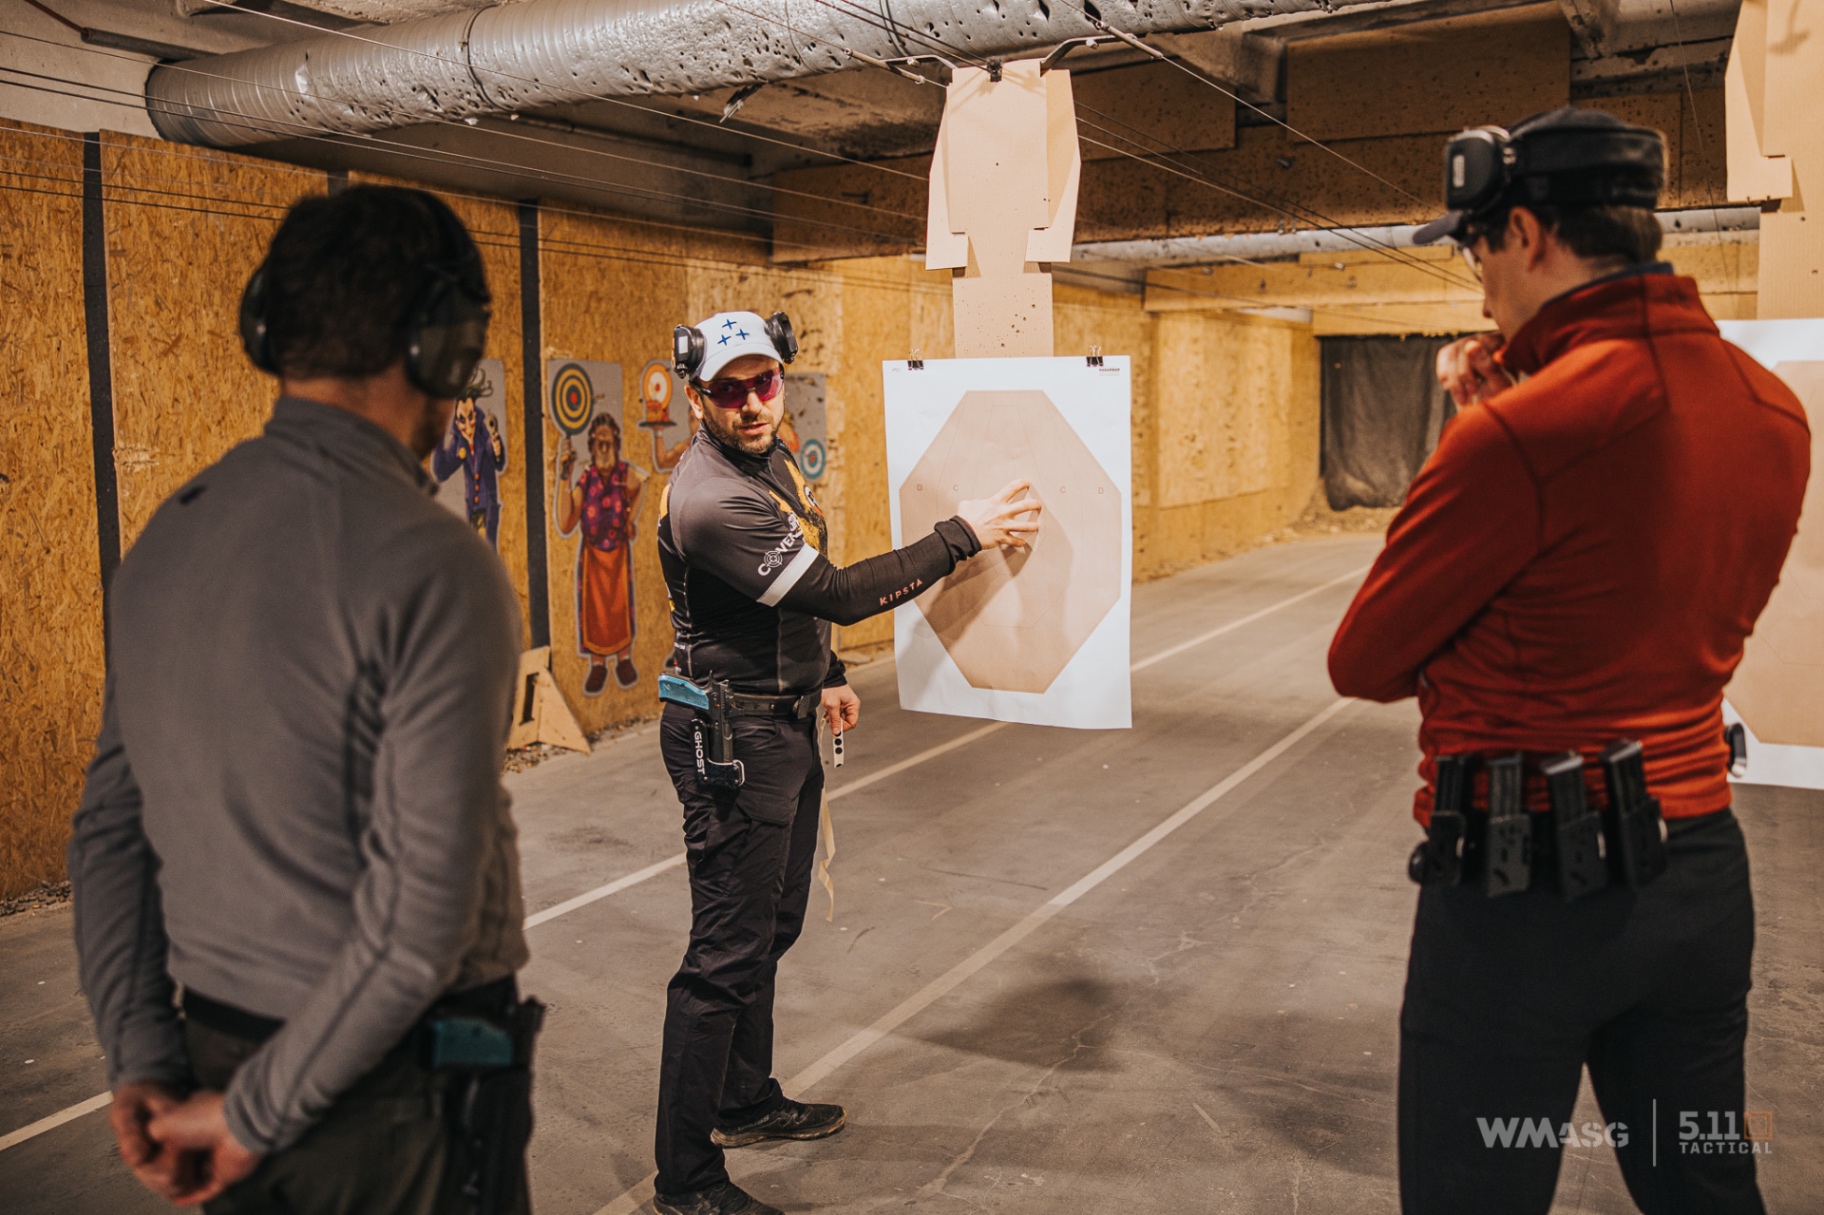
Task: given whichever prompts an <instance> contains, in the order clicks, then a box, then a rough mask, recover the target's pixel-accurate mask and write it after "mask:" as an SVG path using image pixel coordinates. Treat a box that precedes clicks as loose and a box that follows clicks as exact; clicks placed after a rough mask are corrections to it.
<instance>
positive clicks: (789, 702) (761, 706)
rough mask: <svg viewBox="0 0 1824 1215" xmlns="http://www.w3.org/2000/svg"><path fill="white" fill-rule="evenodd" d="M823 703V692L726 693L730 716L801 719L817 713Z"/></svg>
mask: <svg viewBox="0 0 1824 1215" xmlns="http://www.w3.org/2000/svg"><path fill="white" fill-rule="evenodd" d="M822 703H823V692H822V691H821V690H819V691H816V692H806V693H805V694H804V695H803V696H749V695H748V694H747V693H746V692H730V693H729V694H728V715H729V716H730V717H772V718H778V719H781V720H785V721H803V720H804V719H805V718H807V717H813V716H815V715H816V713H817V707H818V706H819V705H821V704H822Z"/></svg>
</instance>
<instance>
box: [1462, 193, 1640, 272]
mask: <svg viewBox="0 0 1824 1215" xmlns="http://www.w3.org/2000/svg"><path fill="white" fill-rule="evenodd" d="M1517 206H1523V207H1525V208H1526V209H1527V210H1528V211H1531V212H1532V213H1533V215H1534V216H1536V217H1537V218H1538V220H1539V222H1540V224H1542V225H1543V226H1544V227H1545V228H1546V229H1547V230H1548V231H1550V232H1551V233H1553V234H1554V235H1555V236H1557V238H1558V239H1559V240H1560V241H1562V242H1564V246H1565V247H1566V248H1567V249H1569V250H1570V251H1571V252H1572V253H1575V254H1576V255H1577V256H1578V257H1581V258H1584V259H1585V260H1587V261H1623V262H1626V263H1627V264H1628V265H1630V266H1641V265H1646V264H1647V263H1649V262H1652V261H1654V260H1656V259H1657V258H1658V257H1659V244H1660V241H1661V240H1662V239H1664V236H1665V234H1664V233H1663V232H1662V231H1661V230H1660V227H1659V220H1658V218H1657V217H1655V216H1654V214H1653V212H1652V211H1650V210H1648V209H1647V208H1645V207H1614V206H1605V207H1562V206H1553V205H1551V204H1549V203H1509V204H1507V205H1506V206H1504V207H1501V208H1499V209H1498V210H1496V211H1494V212H1492V213H1490V214H1489V215H1488V216H1486V217H1477V218H1476V220H1475V221H1474V222H1473V223H1472V224H1471V225H1470V230H1469V232H1468V233H1466V236H1467V238H1468V239H1469V240H1470V241H1474V240H1475V239H1476V238H1477V237H1481V238H1483V239H1485V240H1487V241H1488V247H1489V248H1490V249H1493V250H1495V251H1496V252H1499V251H1500V250H1501V248H1502V246H1503V245H1505V244H1506V243H1507V217H1508V215H1509V214H1510V213H1511V212H1512V211H1513V209H1514V208H1515V207H1517Z"/></svg>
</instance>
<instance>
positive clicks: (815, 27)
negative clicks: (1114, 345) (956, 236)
mask: <svg viewBox="0 0 1824 1215" xmlns="http://www.w3.org/2000/svg"><path fill="white" fill-rule="evenodd" d="M1106 2H1107V0H1105V3H1106ZM1083 3H1084V0H897V2H896V0H828V2H827V3H820V2H815V0H809V2H807V0H799V2H798V3H796V4H794V3H790V0H675V2H673V3H665V2H663V0H524V2H523V3H512V4H496V5H494V6H492V7H490V8H484V9H478V10H473V11H465V12H458V13H452V14H449V15H448V16H442V17H429V18H425V19H423V20H420V21H408V22H402V23H400V24H398V25H392V26H380V27H367V28H361V29H355V30H350V31H346V32H344V33H342V34H329V35H324V36H322V37H313V38H307V39H304V40H301V41H297V42H287V43H283V44H280V45H277V46H272V47H266V48H263V49H260V50H252V51H240V52H237V53H235V54H232V55H218V56H212V57H209V58H204V59H192V60H188V61H186V62H184V63H178V64H168V65H165V66H162V67H158V68H155V69H154V70H153V71H152V74H151V75H150V76H149V77H148V78H147V81H146V103H147V109H148V110H149V111H150V113H151V117H152V121H153V123H154V124H155V125H156V126H157V128H158V131H159V133H160V134H161V135H163V136H164V137H165V138H167V139H174V140H181V141H183V142H185V143H197V144H207V145H212V146H214V147H236V146H239V145H243V144H251V143H262V142H265V141H267V140H272V139H284V138H289V137H293V136H297V135H304V134H316V133H334V134H358V133H362V132H367V131H378V130H385V129H388V128H393V127H403V126H411V125H414V124H417V123H424V122H432V121H436V120H440V119H452V118H454V119H462V118H472V117H481V116H485V115H490V114H504V113H513V112H516V111H520V110H530V109H537V108H540V107H544V106H551V105H562V104H567V103H574V102H580V101H587V100H589V99H590V98H592V97H602V96H617V95H618V96H628V95H641V94H679V93H701V92H704V91H706V90H710V89H718V88H726V87H728V86H731V85H744V84H762V83H767V82H770V81H775V80H789V79H792V78H794V77H798V76H813V75H818V74H821V73H824V72H833V71H837V70H839V69H841V68H846V67H852V66H854V65H855V64H856V63H857V62H858V60H857V59H855V58H854V57H853V56H851V55H849V54H847V53H846V52H845V50H844V49H843V48H850V49H853V50H856V51H859V52H861V53H862V54H863V55H866V56H870V57H872V58H873V59H875V60H884V59H899V58H904V57H908V56H913V55H920V54H928V53H929V52H930V51H931V50H932V49H933V48H932V45H931V42H930V41H923V40H921V39H930V40H932V41H935V42H941V43H942V44H943V45H945V46H948V47H953V48H957V53H958V54H959V55H962V56H966V57H967V58H968V59H969V60H974V61H978V62H979V60H980V59H982V58H988V57H1000V58H1010V57H1016V56H1017V57H1026V56H1030V55H1033V54H1035V53H1037V52H1039V51H1041V50H1043V49H1044V48H1046V47H1049V46H1055V45H1057V44H1059V43H1062V42H1066V41H1068V40H1070V39H1072V38H1080V37H1086V36H1090V35H1094V34H1095V33H1096V32H1097V30H1096V28H1095V26H1094V25H1093V24H1092V23H1091V22H1090V20H1089V19H1088V18H1087V17H1086V16H1085V15H1084V13H1083V11H1082V8H1081V7H1079V5H1081V4H1083ZM1088 7H1089V8H1090V11H1092V12H1094V11H1096V10H1095V7H1094V5H1093V4H1090V5H1089V6H1088ZM1330 7H1332V4H1330V3H1326V0H1136V2H1135V3H1134V4H1133V5H1132V6H1131V7H1130V5H1129V4H1128V3H1126V2H1123V3H1120V4H1118V5H1116V4H1112V3H1111V4H1109V6H1108V10H1107V12H1106V14H1105V15H1106V16H1107V17H1108V19H1109V20H1110V21H1111V23H1112V24H1114V25H1116V26H1119V27H1120V28H1121V29H1122V30H1124V31H1126V32H1128V33H1132V34H1146V33H1165V32H1187V31H1193V30H1203V29H1209V28H1211V27H1212V26H1216V25H1220V24H1223V23H1225V22H1229V21H1242V20H1247V19H1249V18H1253V17H1265V16H1271V15H1275V14H1279V13H1295V12H1313V11H1323V10H1326V9H1328V8H1330Z"/></svg>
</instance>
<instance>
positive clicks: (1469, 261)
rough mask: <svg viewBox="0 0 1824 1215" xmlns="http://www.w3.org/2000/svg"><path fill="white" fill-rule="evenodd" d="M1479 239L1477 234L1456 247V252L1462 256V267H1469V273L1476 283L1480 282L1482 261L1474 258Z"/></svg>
mask: <svg viewBox="0 0 1824 1215" xmlns="http://www.w3.org/2000/svg"><path fill="white" fill-rule="evenodd" d="M1481 239H1482V237H1481V236H1480V235H1479V234H1478V235H1474V236H1470V237H1469V240H1468V241H1467V242H1465V243H1463V244H1459V245H1458V246H1457V252H1458V253H1461V254H1462V255H1463V263H1464V265H1466V266H1468V267H1469V272H1470V273H1471V274H1473V275H1475V276H1476V281H1477V282H1478V283H1479V282H1481V281H1482V259H1481V258H1479V257H1477V256H1476V242H1477V241H1478V240H1481Z"/></svg>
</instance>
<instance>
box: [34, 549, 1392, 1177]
mask: <svg viewBox="0 0 1824 1215" xmlns="http://www.w3.org/2000/svg"><path fill="white" fill-rule="evenodd" d="M1367 569H1368V567H1367V566H1365V565H1364V566H1361V567H1359V568H1357V569H1353V570H1350V571H1349V572H1348V573H1346V574H1342V575H1339V576H1337V577H1335V578H1332V579H1331V580H1330V581H1328V582H1326V583H1324V584H1323V585H1322V586H1314V587H1312V588H1311V589H1310V590H1306V591H1300V592H1299V593H1298V594H1296V595H1292V596H1289V597H1287V598H1285V599H1281V600H1280V601H1279V602H1278V603H1273V604H1269V605H1267V606H1266V607H1264V608H1261V609H1260V610H1259V611H1258V612H1254V613H1252V614H1251V615H1247V616H1243V617H1242V618H1241V619H1240V620H1231V621H1230V622H1229V623H1228V624H1225V625H1222V626H1221V627H1220V628H1214V629H1211V630H1210V631H1209V632H1207V633H1199V634H1198V635H1197V636H1195V637H1193V638H1191V639H1190V640H1189V641H1181V642H1179V643H1178V644H1177V645H1174V646H1171V647H1169V648H1167V649H1164V650H1161V651H1159V652H1158V653H1157V654H1151V655H1148V656H1147V657H1145V658H1142V659H1141V660H1140V661H1138V662H1136V663H1134V664H1133V665H1132V666H1131V667H1129V668H1128V669H1129V670H1130V671H1143V670H1145V669H1146V668H1147V667H1150V666H1152V665H1153V664H1154V663H1158V662H1164V661H1165V660H1166V659H1168V658H1171V657H1174V656H1176V655H1178V654H1182V653H1184V652H1185V651H1186V650H1188V649H1191V648H1193V647H1194V646H1200V645H1202V644H1203V643H1204V642H1206V641H1213V640H1215V639H1216V638H1218V637H1220V636H1222V635H1223V634H1224V633H1228V632H1232V631H1233V630H1235V629H1238V628H1240V627H1242V626H1243V625H1245V624H1253V623H1254V622H1255V621H1256V620H1259V619H1261V618H1262V617H1263V616H1270V615H1272V614H1273V613H1274V612H1277V611H1279V610H1280V609H1281V608H1285V607H1291V606H1292V605H1293V604H1295V603H1298V602H1300V601H1302V600H1305V599H1309V598H1311V596H1313V595H1315V594H1317V593H1318V592H1320V591H1327V590H1329V589H1330V588H1331V587H1333V586H1338V585H1341V584H1342V583H1344V582H1347V581H1349V580H1350V579H1351V578H1358V577H1360V576H1361V575H1362V574H1363V573H1364V572H1366V570H1367ZM1331 711H1334V708H1333V709H1332V710H1331ZM1007 725H1008V723H1007V722H1004V721H995V722H990V723H988V724H987V725H985V726H983V727H981V728H980V729H977V730H971V731H969V733H967V734H961V735H958V736H957V737H955V738H953V739H951V740H950V741H949V742H944V743H939V744H938V745H937V746H935V747H927V748H926V749H925V750H923V751H920V752H919V753H918V754H917V755H912V756H908V757H907V758H905V759H902V760H900V761H899V762H897V763H892V764H888V765H887V766H886V767H884V768H882V769H881V770H880V771H878V772H874V773H870V774H869V775H867V776H864V777H861V778H860V779H859V780H852V781H850V782H849V783H848V784H846V785H842V786H840V787H839V788H836V789H832V790H830V800H831V801H835V800H836V799H837V798H839V797H847V796H848V795H849V794H851V793H855V792H858V791H859V790H862V789H865V788H867V787H868V786H869V785H872V784H874V783H875V782H876V781H883V780H885V779H887V777H889V776H897V775H899V774H900V773H901V772H904V771H905V770H906V769H908V768H915V767H917V766H918V765H919V764H922V763H924V762H925V761H927V760H932V759H936V758H937V757H938V756H940V755H943V754H945V753H946V752H949V751H954V750H956V749H957V748H958V747H965V746H968V745H969V744H970V743H972V742H976V741H978V740H979V739H982V738H986V737H987V736H988V735H990V734H992V733H994V732H995V731H996V730H1003V729H1005V728H1006V727H1007ZM1313 728H1314V729H1315V728H1316V727H1315V726H1313ZM1301 737H1302V736H1301ZM1292 741H1294V742H1296V741H1297V740H1296V739H1293V740H1292ZM1286 745H1287V746H1290V745H1291V743H1290V742H1288V743H1287V744H1286ZM1276 754H1277V753H1276ZM1258 762H1262V763H1264V762H1267V761H1265V760H1262V761H1258ZM1244 771H1252V770H1251V769H1248V770H1244ZM1239 779H1240V780H1245V779H1247V777H1246V776H1242V777H1240V778H1239ZM1227 791H1228V790H1227V789H1224V790H1223V792H1225V793H1226V792H1227ZM1216 796H1218V797H1220V796H1221V794H1217V795H1216ZM1211 800H1212V801H1214V800H1215V798H1211ZM1179 813H1180V814H1182V813H1183V811H1179ZM1167 821H1168V822H1169V821H1171V820H1169V819H1168V820H1167ZM1173 830H1176V828H1175V827H1174V828H1173ZM1167 834H1169V832H1168V833H1167ZM1162 838H1163V837H1162ZM1155 842H1156V841H1155ZM1147 847H1148V848H1150V847H1152V845H1151V844H1148V845H1147ZM1141 851H1145V849H1142V850H1141ZM1134 855H1135V856H1138V855H1139V853H1135V854H1134ZM1129 859H1130V860H1131V859H1132V858H1131V857H1130V858H1129ZM683 863H684V854H683V853H682V852H679V853H676V854H674V855H672V856H668V857H666V858H665V859H664V860H662V861H659V862H657V863H655V864H651V865H648V866H646V868H644V869H637V870H635V871H634V872H632V873H629V874H627V875H625V876H623V877H618V878H616V879H614V881H612V882H609V883H607V884H606V885H602V886H597V887H596V888H595V889H594V890H586V891H584V892H583V893H582V894H579V895H577V896H576V897H575V898H571V899H566V900H564V901H563V902H561V903H558V904H557V905H555V906H552V907H547V908H545V909H544V910H543V911H540V912H537V913H535V914H533V915H529V916H527V917H526V927H527V928H536V927H537V926H538V925H540V924H543V923H546V922H548V921H550V920H555V919H556V918H557V917H558V916H560V915H566V914H568V913H569V912H572V911H575V910H576V909H577V908H579V907H587V906H588V905H589V904H591V903H593V902H596V901H597V900H600V899H605V898H607V897H608V896H609V895H611V894H619V893H620V892H621V891H623V890H626V889H628V888H629V887H632V886H638V885H639V884H640V883H642V882H644V881H647V880H648V879H651V878H655V877H658V876H659V875H660V874H661V873H665V872H668V871H669V870H672V869H676V868H678V867H679V866H681V865H682V864H683ZM1126 863H1127V862H1126V861H1123V862H1122V864H1126ZM1098 880H1100V879H1098ZM1067 893H1068V892H1067ZM1060 897H1062V896H1060ZM1072 901H1073V902H1074V901H1075V900H1074V898H1073V899H1072ZM1041 910H1043V908H1041ZM1035 914H1037V913H1035ZM1052 914H1055V913H1052ZM1048 918H1049V917H1048ZM1040 922H1041V923H1042V922H1043V921H1040ZM1034 927H1037V925H1036V924H1035V925H1034ZM1010 931H1011V930H1010ZM1009 944H1011V942H1009ZM989 948H992V946H989ZM970 973H971V974H973V973H974V971H971V972H970ZM964 977H967V976H964ZM939 981H940V982H941V980H939ZM961 981H962V980H961V979H958V980H957V982H959V983H960V982H961ZM954 985H955V984H952V986H954ZM945 990H946V991H947V990H949V989H948V988H946V989H945ZM939 994H940V995H941V994H942V993H941V992H940V993H939ZM916 998H917V997H914V999H916ZM936 998H937V997H936V996H933V997H932V999H936ZM920 1007H923V1006H922V1005H921V1006H920ZM896 1011H897V1010H896ZM914 1011H916V1010H914ZM887 1015H888V1016H889V1017H891V1016H892V1015H893V1014H892V1013H889V1014H887ZM906 1015H907V1016H910V1015H911V1014H910V1013H908V1014H906ZM902 1020H903V1018H902ZM864 1032H865V1031H864ZM858 1036H859V1035H858ZM860 1049H863V1048H861V1047H858V1048H857V1050H860ZM832 1070H833V1068H832ZM814 1082H815V1078H813V1080H809V1081H805V1084H807V1085H808V1084H811V1083H814ZM794 1083H796V1081H794ZM108 1099H109V1095H108V1094H107V1093H100V1094H98V1095H96V1096H94V1097H90V1098H89V1099H88V1100H87V1101H84V1102H82V1103H81V1104H80V1105H72V1106H70V1108H68V1109H66V1110H60V1111H59V1112H57V1113H55V1114H52V1115H51V1116H50V1117H48V1118H41V1119H39V1120H38V1121H37V1122H34V1123H32V1124H31V1125H30V1126H22V1127H20V1128H19V1129H18V1130H16V1131H14V1132H12V1133H11V1134H9V1135H6V1136H0V1152H4V1151H5V1150H6V1149H7V1148H10V1147H13V1146H15V1145H17V1144H20V1143H24V1142H25V1141H26V1140H27V1139H31V1138H33V1137H34V1136H37V1135H42V1134H43V1133H44V1132H45V1131H48V1130H51V1129H52V1128H54V1127H58V1126H62V1125H63V1124H64V1123H66V1122H69V1121H70V1120H71V1119H74V1118H80V1117H82V1115H84V1114H86V1113H89V1112H90V1111H91V1110H98V1109H100V1108H101V1107H102V1106H104V1105H106V1104H107V1103H108ZM632 1192H633V1191H631V1190H630V1191H628V1193H632ZM623 1197H625V1195H623ZM647 1197H651V1193H650V1191H649V1192H648V1194H647ZM619 1201H620V1200H619V1199H616V1202H619ZM644 1201H645V1199H640V1200H639V1201H638V1202H635V1203H634V1206H630V1207H627V1208H625V1210H628V1211H631V1210H633V1209H634V1207H637V1206H638V1205H639V1202H644ZM609 1206H610V1207H614V1204H613V1203H610V1204H609ZM608 1209H609V1208H608V1207H604V1208H603V1210H604V1211H606V1210H608ZM614 1209H616V1210H621V1209H622V1208H619V1207H614Z"/></svg>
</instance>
